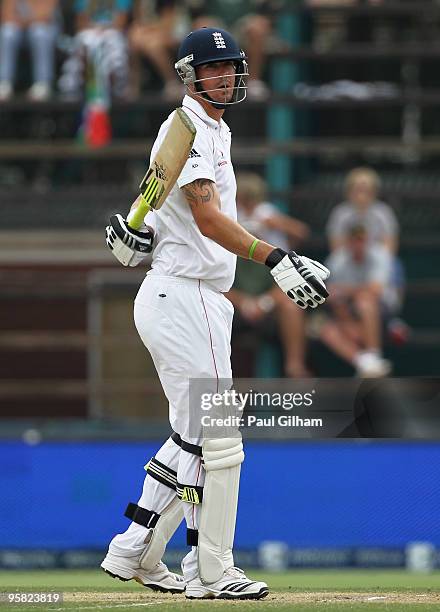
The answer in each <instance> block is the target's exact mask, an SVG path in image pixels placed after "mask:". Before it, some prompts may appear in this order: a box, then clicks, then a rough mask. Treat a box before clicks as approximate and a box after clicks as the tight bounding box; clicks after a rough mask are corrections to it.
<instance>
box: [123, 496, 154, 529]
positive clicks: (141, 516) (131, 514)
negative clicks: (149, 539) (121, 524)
mask: <svg viewBox="0 0 440 612" xmlns="http://www.w3.org/2000/svg"><path fill="white" fill-rule="evenodd" d="M124 516H126V517H127V518H129V519H131V520H132V521H133V522H134V523H137V524H138V525H142V527H148V529H150V528H151V527H156V524H157V521H158V520H159V519H160V514H157V512H153V510H147V509H146V508H141V507H140V506H138V505H137V504H133V503H131V502H130V503H129V504H128V506H127V509H126V510H125V512H124Z"/></svg>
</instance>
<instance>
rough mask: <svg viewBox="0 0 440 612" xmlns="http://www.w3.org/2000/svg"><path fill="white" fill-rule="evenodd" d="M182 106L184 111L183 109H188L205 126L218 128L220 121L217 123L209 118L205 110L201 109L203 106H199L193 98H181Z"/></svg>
mask: <svg viewBox="0 0 440 612" xmlns="http://www.w3.org/2000/svg"><path fill="white" fill-rule="evenodd" d="M182 106H183V108H184V109H185V107H187V108H190V109H191V110H192V111H193V113H195V114H196V115H197V116H198V117H199V118H200V119H201V120H202V121H203V122H204V123H206V124H207V125H210V126H211V127H213V128H219V127H220V125H221V122H222V120H220V122H218V121H216V120H215V119H213V118H212V117H210V116H209V115H208V113H207V112H206V111H205V109H204V108H203V106H202V105H201V104H200V102H197V100H195V99H194V98H191V96H185V97H184V98H183V102H182ZM190 115H191V113H190Z"/></svg>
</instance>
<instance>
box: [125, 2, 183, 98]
mask: <svg viewBox="0 0 440 612" xmlns="http://www.w3.org/2000/svg"><path fill="white" fill-rule="evenodd" d="M133 15H134V20H133V24H132V25H131V27H130V30H129V42H130V47H131V50H132V51H133V52H134V53H135V54H140V55H143V56H145V57H146V58H147V59H148V60H149V61H150V62H151V64H152V65H153V66H154V67H155V68H156V70H157V71H158V73H159V75H160V76H161V78H162V80H163V83H164V90H163V94H164V97H165V99H167V100H170V101H172V100H177V99H180V98H181V97H182V95H183V86H182V83H181V81H180V80H178V78H177V76H176V71H175V70H174V56H175V54H176V49H177V47H178V45H179V42H180V34H181V32H179V29H181V28H180V26H181V25H183V24H184V23H185V18H184V17H185V16H184V13H183V12H182V7H180V6H179V3H178V2H177V0H155V1H154V0H135V6H134V11H133Z"/></svg>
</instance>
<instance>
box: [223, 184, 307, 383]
mask: <svg viewBox="0 0 440 612" xmlns="http://www.w3.org/2000/svg"><path fill="white" fill-rule="evenodd" d="M237 205H238V211H237V212H238V219H239V222H240V223H241V224H242V225H243V227H245V228H246V229H247V230H248V231H249V232H252V234H254V235H255V236H257V237H259V238H261V239H262V240H265V241H267V242H270V243H271V244H276V245H277V246H279V247H281V248H284V249H286V250H289V248H290V247H289V242H288V239H287V237H290V238H292V239H294V240H295V241H296V242H297V243H298V242H299V241H301V240H304V239H305V238H307V236H308V233H309V231H308V227H307V226H306V225H305V224H304V223H302V222H300V221H297V220H296V219H292V218H291V217H289V216H287V215H284V214H282V213H281V212H280V211H279V210H278V208H277V207H276V206H274V205H273V204H270V203H269V202H267V201H266V185H265V183H264V181H263V180H262V179H261V178H260V177H259V176H258V175H257V174H252V173H242V174H239V175H238V176H237ZM263 268H264V266H249V265H248V262H246V261H245V260H243V259H240V258H239V259H238V261H237V273H236V277H235V284H234V287H233V288H232V289H231V290H230V292H229V293H228V294H227V297H228V298H229V299H230V300H231V302H232V303H233V304H234V306H235V308H236V309H237V316H236V319H235V323H234V331H238V330H246V329H249V328H251V329H253V330H254V331H255V332H257V333H259V334H263V335H264V333H265V331H266V330H265V328H266V327H268V326H270V323H269V320H268V319H270V317H271V315H272V314H274V315H275V323H276V325H277V326H278V330H279V335H280V338H281V341H282V345H283V349H284V371H285V374H286V375H287V376H291V377H295V378H303V377H306V376H309V375H310V372H309V371H308V370H307V367H306V365H305V326H304V311H303V310H301V309H300V308H298V307H297V306H296V305H295V304H294V303H293V302H292V301H291V300H289V299H288V298H287V297H286V296H285V294H284V293H283V292H282V291H281V290H280V289H279V288H278V287H275V286H274V285H273V283H272V281H271V277H270V275H269V276H268V275H267V271H265V270H264V269H263ZM269 335H270V334H269Z"/></svg>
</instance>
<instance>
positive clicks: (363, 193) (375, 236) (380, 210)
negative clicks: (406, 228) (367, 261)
mask: <svg viewBox="0 0 440 612" xmlns="http://www.w3.org/2000/svg"><path fill="white" fill-rule="evenodd" d="M380 186H381V182H380V178H379V175H378V174H377V173H376V172H375V171H374V170H372V169H371V168H363V167H360V168H355V169H353V170H351V172H349V173H348V175H347V177H346V179H345V193H346V198H347V199H346V201H345V202H343V203H342V204H339V205H338V206H336V207H335V208H334V209H333V211H332V212H331V214H330V217H329V220H328V222H327V235H328V238H329V243H330V249H331V250H332V251H333V250H335V249H338V248H339V247H341V246H344V243H345V237H346V236H347V235H348V229H349V228H350V227H351V226H353V225H356V224H358V225H363V226H365V228H366V231H367V237H368V241H369V242H370V244H372V245H380V246H382V247H384V248H385V249H386V250H387V251H389V253H391V255H392V271H391V277H390V283H391V285H392V287H393V296H394V297H393V305H391V302H389V315H390V318H389V320H388V322H387V331H388V332H389V334H390V339H391V340H393V338H394V330H395V329H396V326H397V327H402V326H404V327H406V324H405V323H403V321H401V320H400V319H397V318H396V317H397V316H398V315H399V311H400V310H401V306H402V300H403V294H404V285H405V271H404V269H403V266H402V262H401V261H400V259H399V258H398V257H397V256H396V255H395V253H396V251H397V249H398V233H399V225H398V221H397V218H396V215H395V214H394V211H393V209H392V208H391V206H389V205H388V204H386V203H385V202H382V201H381V200H379V199H378V193H379V191H380ZM391 315H393V318H392V317H391ZM406 335H408V330H407V331H406ZM399 342H401V341H400V340H399Z"/></svg>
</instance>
